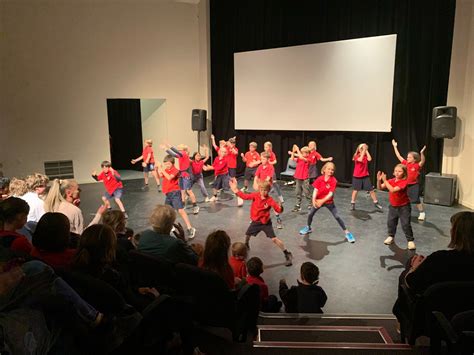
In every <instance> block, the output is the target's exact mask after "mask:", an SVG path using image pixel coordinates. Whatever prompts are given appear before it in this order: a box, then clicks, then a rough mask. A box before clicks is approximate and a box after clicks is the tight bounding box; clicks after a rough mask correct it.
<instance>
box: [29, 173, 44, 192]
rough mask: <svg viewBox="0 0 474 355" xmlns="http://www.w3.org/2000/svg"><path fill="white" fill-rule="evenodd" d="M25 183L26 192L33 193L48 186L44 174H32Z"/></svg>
mask: <svg viewBox="0 0 474 355" xmlns="http://www.w3.org/2000/svg"><path fill="white" fill-rule="evenodd" d="M25 181H26V186H27V188H28V191H32V192H34V191H35V190H36V189H37V188H39V187H46V186H47V185H48V182H49V178H48V177H47V176H46V175H44V174H41V173H34V174H31V175H28V176H27V177H26V179H25Z"/></svg>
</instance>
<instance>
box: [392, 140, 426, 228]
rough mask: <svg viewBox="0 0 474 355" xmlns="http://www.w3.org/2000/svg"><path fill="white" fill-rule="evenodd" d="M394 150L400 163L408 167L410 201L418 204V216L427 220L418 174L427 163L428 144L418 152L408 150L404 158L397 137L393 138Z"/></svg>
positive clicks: (419, 218) (422, 219)
mask: <svg viewBox="0 0 474 355" xmlns="http://www.w3.org/2000/svg"><path fill="white" fill-rule="evenodd" d="M392 145H393V150H394V151H395V155H396V156H397V158H398V160H400V163H402V164H403V165H405V166H406V167H407V174H408V177H407V181H408V187H407V193H408V197H409V198H410V202H411V203H414V204H416V208H417V209H418V211H419V212H420V214H419V216H418V220H420V221H424V220H425V217H426V216H425V209H424V207H423V203H422V202H421V200H420V185H419V183H418V176H419V175H420V170H421V168H422V167H423V165H425V161H426V158H425V150H426V145H425V146H423V148H422V149H421V150H420V153H417V152H408V154H407V158H406V159H404V158H403V157H402V155H401V154H400V152H399V151H398V148H397V145H398V144H397V142H396V141H395V139H392Z"/></svg>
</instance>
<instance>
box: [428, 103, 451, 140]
mask: <svg viewBox="0 0 474 355" xmlns="http://www.w3.org/2000/svg"><path fill="white" fill-rule="evenodd" d="M456 117H457V108H456V107H454V106H438V107H435V108H433V117H432V123H431V136H432V137H433V138H454V136H455V135H456Z"/></svg>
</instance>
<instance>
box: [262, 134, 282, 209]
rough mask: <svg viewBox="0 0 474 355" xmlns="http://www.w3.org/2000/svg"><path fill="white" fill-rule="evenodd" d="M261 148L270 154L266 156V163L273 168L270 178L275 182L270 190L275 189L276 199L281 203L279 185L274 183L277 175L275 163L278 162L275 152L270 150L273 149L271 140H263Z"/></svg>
mask: <svg viewBox="0 0 474 355" xmlns="http://www.w3.org/2000/svg"><path fill="white" fill-rule="evenodd" d="M263 149H264V151H265V152H266V153H268V154H269V155H270V157H269V158H268V163H269V164H270V165H272V166H273V168H274V169H273V176H272V179H273V181H274V182H275V184H274V185H272V191H273V190H275V192H276V193H277V195H278V199H279V200H280V203H283V202H285V201H284V200H283V195H282V193H281V189H280V186H279V185H278V184H277V183H276V180H277V177H276V172H275V165H276V163H278V161H277V158H276V155H275V153H273V150H272V149H273V145H272V142H265V143H264V145H263Z"/></svg>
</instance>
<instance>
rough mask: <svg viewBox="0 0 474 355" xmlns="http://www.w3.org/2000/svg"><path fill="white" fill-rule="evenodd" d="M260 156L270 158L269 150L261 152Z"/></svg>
mask: <svg viewBox="0 0 474 355" xmlns="http://www.w3.org/2000/svg"><path fill="white" fill-rule="evenodd" d="M260 156H261V157H263V158H267V159H270V153H267V152H262V153H260Z"/></svg>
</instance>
